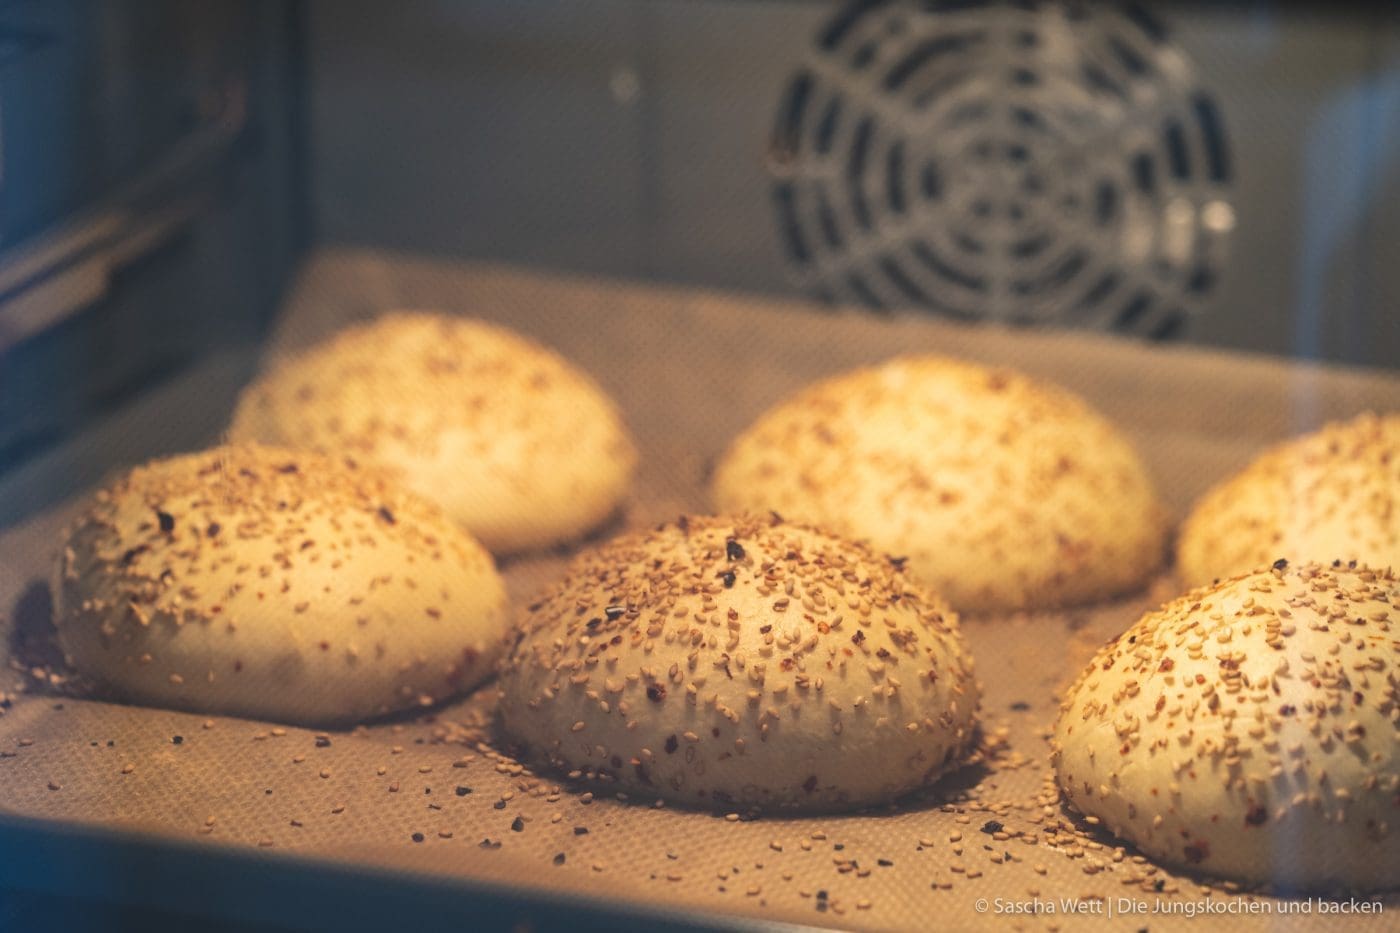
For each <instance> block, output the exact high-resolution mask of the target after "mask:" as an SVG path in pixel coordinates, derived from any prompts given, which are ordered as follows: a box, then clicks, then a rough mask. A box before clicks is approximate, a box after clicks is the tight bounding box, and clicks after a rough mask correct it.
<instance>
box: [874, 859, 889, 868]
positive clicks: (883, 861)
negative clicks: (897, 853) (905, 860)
mask: <svg viewBox="0 0 1400 933" xmlns="http://www.w3.org/2000/svg"><path fill="white" fill-rule="evenodd" d="M875 864H876V865H879V866H880V867H881V868H889V867H890V866H891V865H893V864H894V862H891V861H890V860H889V859H887V858H881V859H876V860H875Z"/></svg>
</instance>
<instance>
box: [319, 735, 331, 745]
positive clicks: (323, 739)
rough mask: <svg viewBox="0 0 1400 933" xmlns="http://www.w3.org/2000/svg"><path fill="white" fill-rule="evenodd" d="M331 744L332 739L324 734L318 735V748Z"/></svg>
mask: <svg viewBox="0 0 1400 933" xmlns="http://www.w3.org/2000/svg"><path fill="white" fill-rule="evenodd" d="M330 744H331V740H330V739H328V738H326V737H325V736H324V735H320V736H317V737H316V747H317V748H326V747H327V746H329V745H330Z"/></svg>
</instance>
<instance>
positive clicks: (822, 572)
mask: <svg viewBox="0 0 1400 933" xmlns="http://www.w3.org/2000/svg"><path fill="white" fill-rule="evenodd" d="M978 696H979V687H978V685H977V683H976V681H975V679H974V677H973V666H972V660H971V658H970V656H969V655H968V653H967V651H966V649H965V647H964V645H963V643H962V639H961V636H960V634H959V631H958V625H957V619H956V616H955V615H954V614H953V613H952V611H951V610H950V609H949V608H948V607H947V605H946V604H944V603H943V602H942V601H941V600H940V599H938V598H937V597H935V596H933V595H932V594H930V593H928V592H927V591H925V590H923V589H922V587H920V586H919V585H918V584H916V583H915V582H914V581H912V580H911V579H910V578H909V577H908V575H907V573H906V571H905V569H904V566H903V562H902V561H899V560H891V559H889V558H885V557H881V556H877V555H876V554H875V553H874V552H872V551H871V550H870V549H868V548H866V547H864V546H862V545H855V544H850V543H848V542H845V541H843V540H841V539H839V538H835V537H833V536H830V535H828V534H825V533H823V532H820V531H817V530H815V529H812V528H809V527H806V526H803V525H800V524H793V523H789V522H785V521H783V520H782V519H781V518H780V517H778V516H776V515H770V516H769V517H766V518H755V517H742V518H738V519H719V518H682V519H681V520H680V521H679V522H676V523H672V524H668V525H665V526H662V527H660V528H658V529H656V530H655V531H652V532H650V533H645V534H639V535H630V536H626V537H623V538H620V539H618V540H615V541H612V542H610V543H608V544H606V545H604V546H603V547H601V548H598V549H596V550H593V551H590V552H588V553H586V554H584V555H582V556H581V557H579V558H578V559H577V560H576V561H575V562H574V563H573V564H572V565H571V567H570V568H569V570H568V571H567V573H566V574H565V576H564V579H563V580H562V581H561V582H560V583H559V584H558V585H557V586H556V587H554V588H553V589H551V590H550V591H549V592H548V593H547V594H546V595H545V596H543V597H542V598H540V599H539V600H537V601H536V602H535V603H533V604H532V605H531V606H529V607H528V608H527V610H526V612H525V614H524V616H523V619H522V629H521V633H520V638H519V642H518V644H517V645H516V648H515V650H514V651H513V652H512V654H511V655H510V656H509V657H508V658H507V660H506V662H505V663H504V664H503V666H502V672H501V680H500V713H501V719H502V724H503V727H504V729H505V732H506V734H507V735H509V736H510V737H512V738H514V739H516V740H517V741H519V742H521V743H522V745H523V746H524V747H525V749H526V750H527V751H528V753H529V754H531V755H533V756H534V757H536V758H539V759H542V760H545V761H548V762H549V763H550V764H552V765H554V766H555V767H558V768H561V769H563V770H580V771H582V772H583V773H584V774H585V775H586V776H587V777H589V778H591V779H594V780H603V781H607V782H611V783H615V784H617V785H618V786H621V787H625V788H628V789H630V790H634V791H638V792H641V793H648V794H655V795H656V796H659V797H663V798H666V799H670V800H679V801H684V802H687V803H698V804H703V805H709V806H731V805H732V806H739V807H746V806H753V805H762V806H764V807H765V808H773V809H784V808H793V809H808V810H814V809H831V808H849V807H852V806H859V805H863V804H868V803H872V802H878V801H882V800H887V799H890V798H891V797H893V796H897V795H899V794H901V793H904V792H907V791H909V790H912V789H914V788H917V787H920V786H924V785H926V784H929V783H931V782H932V781H934V780H935V779H937V778H938V777H939V776H940V775H941V774H943V773H944V772H945V771H946V770H948V769H949V768H950V767H951V766H953V765H955V764H956V763H957V762H958V760H959V758H960V757H961V755H962V753H963V752H964V751H965V750H966V749H967V747H968V746H969V745H970V744H971V742H972V738H973V724H974V716H975V712H976V708H977V701H978Z"/></svg>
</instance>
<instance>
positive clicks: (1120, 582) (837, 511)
mask: <svg viewBox="0 0 1400 933" xmlns="http://www.w3.org/2000/svg"><path fill="white" fill-rule="evenodd" d="M714 499H715V502H716V504H717V505H718V507H719V508H720V509H721V510H722V511H736V510H744V509H747V510H753V511H758V510H765V509H775V510H777V511H778V512H780V513H781V514H783V515H785V516H788V517H791V518H797V519H802V520H805V521H810V522H813V523H815V524H818V525H820V526H823V527H827V528H830V529H831V530H833V531H836V532H838V533H841V534H844V535H847V536H849V537H852V538H858V539H865V540H868V541H869V542H870V543H871V545H872V546H874V547H875V548H877V549H878V550H881V551H885V552H887V553H890V554H894V555H898V556H903V557H907V558H908V559H909V566H910V568H911V569H912V570H914V572H915V573H917V574H918V575H919V576H920V577H921V578H922V579H924V580H925V581H926V582H927V583H928V584H929V585H930V586H931V587H933V588H934V589H935V590H936V591H937V592H939V593H941V594H942V595H944V596H946V597H947V598H948V599H949V600H950V601H951V602H952V604H953V605H954V606H955V607H956V608H957V609H958V610H960V611H991V610H1007V609H1021V608H1048V607H1055V606H1065V605H1072V604H1076V603H1083V602H1089V601H1094V600H1099V599H1103V598H1106V597H1109V596H1113V595H1115V594H1118V593H1120V592H1124V591H1127V590H1131V589H1133V588H1135V587H1137V586H1139V585H1140V584H1141V583H1142V582H1143V581H1144V580H1145V579H1146V578H1147V577H1148V575H1149V574H1151V573H1152V571H1153V570H1154V569H1155V568H1156V567H1157V566H1158V565H1159V564H1160V562H1161V558H1162V556H1163V552H1164V549H1165V531H1166V521H1165V513H1164V511H1163V509H1162V508H1161V506H1160V505H1159V504H1158V501H1157V498H1156V493H1155V492H1154V490H1153V487H1152V483H1151V480H1150V478H1149V477H1148V475H1147V471H1146V470H1145V468H1144V467H1143V464H1142V461H1141V460H1140V459H1139V458H1138V456H1137V454H1136V453H1134V451H1133V450H1132V448H1131V447H1130V446H1129V444H1128V443H1127V441H1126V440H1124V439H1123V437H1122V436H1121V435H1120V434H1119V433H1118V431H1117V430H1116V429H1115V428H1114V427H1113V426H1112V425H1111V424H1109V423H1108V422H1107V421H1105V420H1104V419H1103V418H1102V417H1101V416H1099V415H1098V414H1097V413H1095V412H1094V411H1093V410H1091V409H1090V408H1089V407H1088V405H1086V404H1085V403H1084V402H1083V401H1082V400H1081V399H1079V398H1078V397H1077V396H1074V395H1072V394H1071V393H1069V392H1067V391H1065V390H1063V389H1060V388H1058V387H1056V386H1053V385H1049V384H1046V383H1041V382H1036V381H1033V380H1031V379H1030V378H1028V377H1026V376H1023V375H1021V374H1019V373H1015V372H1012V371H1009V370H1001V369H988V368H985V367H982V366H977V365H973V364H970V363H963V362H959V361H956V360H950V359H943V358H939V357H905V358H899V359H895V360H892V361H890V362H888V363H885V364H884V365H881V366H877V367H873V368H868V369H860V370H856V371H854V372H851V373H847V374H845V375H841V376H837V377H835V378H832V379H829V380H827V381H825V382H822V383H819V384H817V385H814V386H811V387H810V388H808V389H806V390H804V391H802V392H800V393H798V394H797V395H796V396H795V397H793V398H791V399H789V400H788V401H786V402H784V403H782V404H780V405H778V406H777V407H776V408H774V409H772V410H770V411H769V412H768V413H767V414H765V415H763V416H762V417H761V418H760V419H759V420H758V421H757V422H756V423H755V424H754V425H753V426H752V427H750V428H749V429H748V430H747V431H745V432H744V433H743V434H742V435H740V436H739V437H738V438H737V439H736V440H735V441H734V442H733V444H732V445H731V446H730V448H729V450H728V452H727V454H726V455H725V456H724V458H723V459H722V461H721V462H720V464H719V466H718V468H717V470H716V473H715V479H714Z"/></svg>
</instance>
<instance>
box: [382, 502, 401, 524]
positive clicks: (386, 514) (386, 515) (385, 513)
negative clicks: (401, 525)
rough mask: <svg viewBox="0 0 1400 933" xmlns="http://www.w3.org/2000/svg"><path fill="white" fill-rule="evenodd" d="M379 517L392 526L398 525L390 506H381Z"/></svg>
mask: <svg viewBox="0 0 1400 933" xmlns="http://www.w3.org/2000/svg"><path fill="white" fill-rule="evenodd" d="M379 517H380V518H382V519H383V520H384V521H386V522H388V523H389V524H390V525H394V524H397V520H396V519H395V518H394V513H393V512H390V511H389V508H388V506H383V505H381V506H380V507H379Z"/></svg>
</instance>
